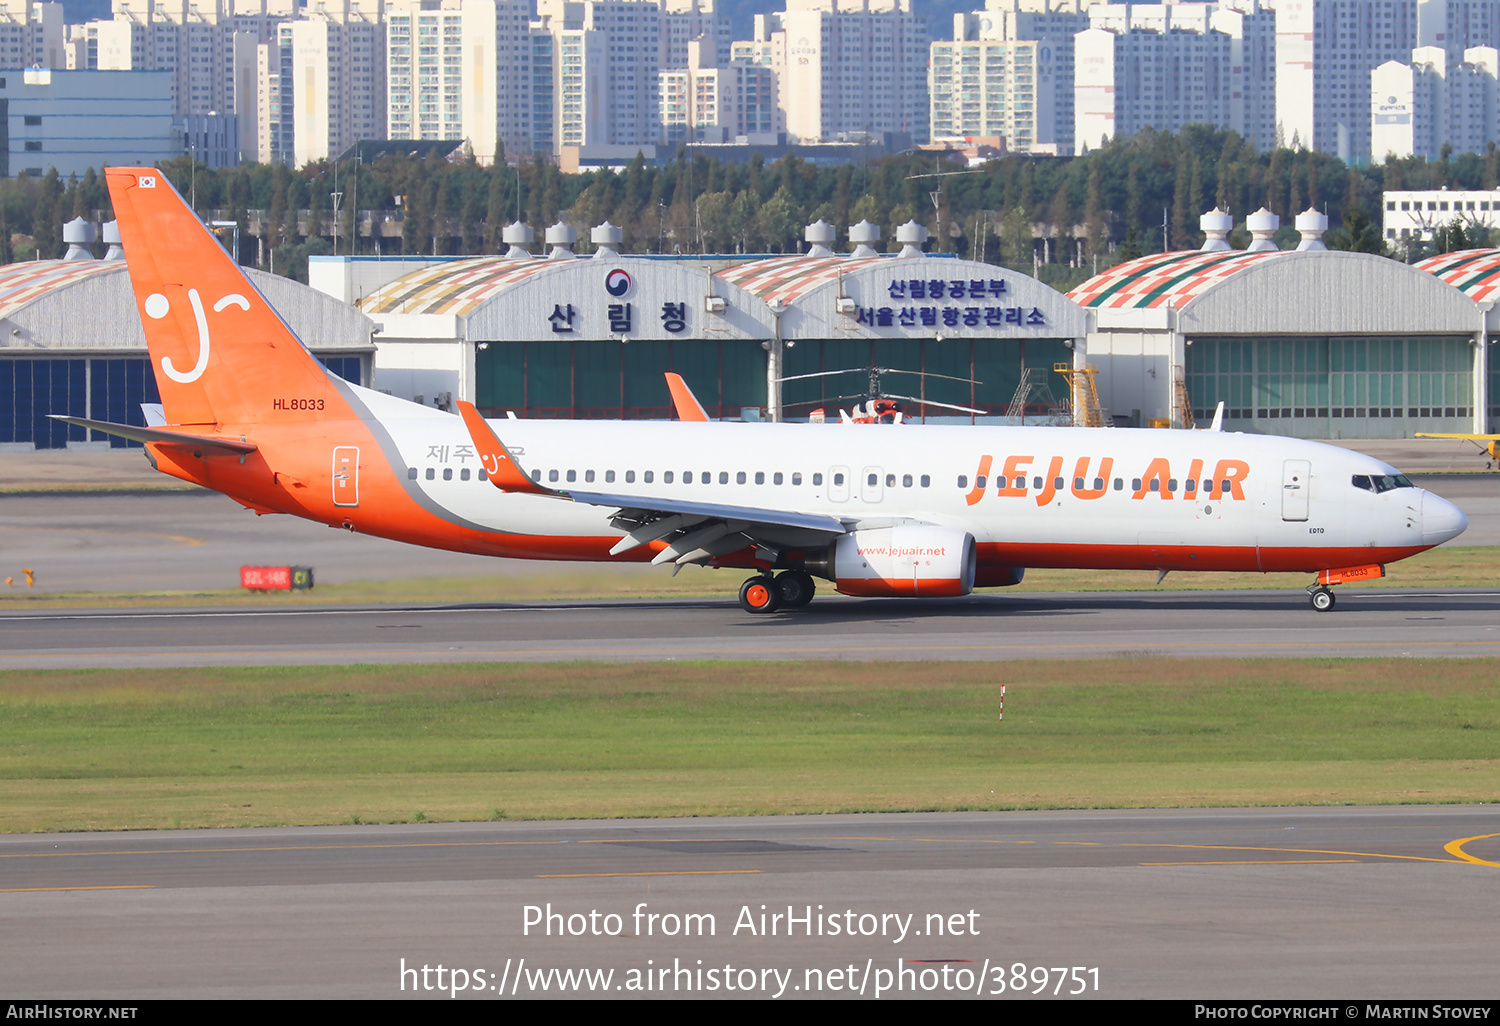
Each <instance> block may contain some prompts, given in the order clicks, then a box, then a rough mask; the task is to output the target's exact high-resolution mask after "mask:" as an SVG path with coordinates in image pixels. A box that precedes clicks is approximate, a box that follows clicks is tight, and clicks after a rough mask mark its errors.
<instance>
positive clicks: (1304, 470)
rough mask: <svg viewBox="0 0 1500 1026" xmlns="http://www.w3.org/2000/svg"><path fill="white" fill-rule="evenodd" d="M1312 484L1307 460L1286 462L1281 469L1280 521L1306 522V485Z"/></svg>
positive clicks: (1310, 468)
mask: <svg viewBox="0 0 1500 1026" xmlns="http://www.w3.org/2000/svg"><path fill="white" fill-rule="evenodd" d="M1311 482H1312V464H1311V463H1309V462H1308V461H1307V460H1287V461H1286V462H1285V463H1284V464H1282V468H1281V519H1282V520H1306V519H1307V497H1308V485H1309V484H1310V483H1311Z"/></svg>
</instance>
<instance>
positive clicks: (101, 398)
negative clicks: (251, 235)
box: [0, 219, 375, 450]
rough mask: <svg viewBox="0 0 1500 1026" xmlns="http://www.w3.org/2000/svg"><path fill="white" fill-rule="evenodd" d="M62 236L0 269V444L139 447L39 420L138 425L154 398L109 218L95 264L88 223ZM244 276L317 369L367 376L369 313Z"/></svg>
mask: <svg viewBox="0 0 1500 1026" xmlns="http://www.w3.org/2000/svg"><path fill="white" fill-rule="evenodd" d="M64 238H65V239H66V240H67V241H68V242H69V243H70V246H69V250H68V254H67V255H66V256H65V257H64V258H63V259H61V260H34V261H25V262H22V263H18V264H10V265H7V266H4V267H0V447H4V448H15V449H27V450H29V449H58V448H63V447H69V448H80V447H83V448H104V447H109V446H116V447H120V446H127V445H131V446H134V445H139V443H136V442H126V441H125V440H124V439H122V438H113V437H110V436H106V435H102V434H100V433H98V432H96V431H86V430H85V429H83V428H80V427H74V426H71V425H68V424H62V423H59V422H58V421H55V420H51V419H49V417H48V415H49V414H53V413H61V414H68V415H70V416H74V417H88V418H91V419H94V420H111V421H115V422H116V423H128V424H137V425H139V424H143V423H144V420H143V418H142V415H141V409H140V404H141V403H143V402H145V403H154V402H159V401H160V400H159V398H158V396H157V392H156V379H155V377H154V376H153V375H152V374H151V373H149V359H148V357H147V353H146V336H145V334H144V333H143V332H142V330H141V318H140V313H139V312H138V311H137V310H136V305H135V298H134V296H133V294H132V293H131V289H130V279H129V277H128V276H127V275H126V273H125V261H124V259H123V253H122V251H121V250H120V247H119V235H118V233H117V231H116V230H115V226H114V222H109V223H107V224H105V225H104V241H105V242H106V243H109V244H110V250H109V253H108V254H107V255H106V256H105V258H104V259H102V260H96V259H94V256H93V253H92V252H91V251H90V250H89V248H88V246H89V244H90V243H92V242H93V239H94V227H93V225H91V224H88V223H87V222H85V221H82V220H81V219H80V220H75V221H73V222H71V223H69V224H67V225H65V226H64ZM245 271H246V273H247V274H249V276H250V280H251V281H252V282H254V284H255V286H256V288H258V289H260V290H261V292H262V293H264V294H265V296H266V299H267V300H269V301H270V303H271V305H272V306H274V307H275V308H276V309H277V311H278V312H280V314H281V315H282V317H284V318H285V319H286V321H287V322H288V323H289V324H290V325H291V326H292V328H293V329H294V330H295V331H296V332H297V334H298V335H299V336H300V337H301V338H302V340H303V341H304V342H306V343H307V345H308V348H309V349H311V350H312V352H313V353H314V355H316V356H317V357H318V358H319V359H320V360H322V361H323V363H325V364H326V365H327V366H328V367H329V368H330V369H332V370H333V371H334V372H335V373H337V374H339V375H340V376H342V377H344V378H347V379H348V380H350V381H355V382H367V381H369V380H370V376H371V372H372V370H373V366H374V355H375V347H374V345H373V344H372V343H371V341H370V335H371V330H372V328H373V325H372V323H371V322H370V319H369V318H368V317H366V316H365V315H364V314H362V313H360V312H359V311H358V310H355V309H354V308H353V307H351V306H349V305H347V304H344V303H340V302H338V301H337V300H335V299H333V298H331V297H329V296H326V295H323V294H322V293H319V292H316V291H314V290H313V289H310V288H308V287H307V286H306V285H302V284H299V283H298V282H295V281H292V280H290V279H288V278H282V277H278V276H276V275H273V274H267V273H265V272H263V271H257V270H254V269H253V268H245ZM89 435H92V436H94V437H92V438H89V437H86V436H89Z"/></svg>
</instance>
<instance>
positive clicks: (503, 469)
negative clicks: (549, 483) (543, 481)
mask: <svg viewBox="0 0 1500 1026" xmlns="http://www.w3.org/2000/svg"><path fill="white" fill-rule="evenodd" d="M458 412H459V415H460V416H462V417H463V419H464V426H465V427H467V428H468V429H469V437H470V438H472V439H473V440H474V448H475V449H476V450H477V451H478V453H479V465H480V466H482V467H483V468H484V470H485V473H486V474H488V475H489V479H490V484H492V485H494V486H495V487H496V488H498V489H500V490H501V491H502V492H527V493H530V494H532V495H561V494H562V493H561V492H556V491H553V490H552V489H551V488H543V487H542V486H541V485H539V484H537V483H536V482H535V481H533V480H532V479H531V478H529V477H527V476H526V472H525V471H524V470H522V469H521V468H520V467H519V466H518V465H517V464H516V460H515V457H514V456H512V455H511V454H510V450H509V449H507V448H506V447H505V443H504V442H502V441H500V438H499V436H498V435H496V434H495V432H494V431H493V430H491V428H490V426H489V424H487V423H485V420H484V418H483V417H481V416H480V415H479V411H478V410H476V409H475V408H474V404H473V403H470V402H465V401H464V400H462V399H460V400H459V401H458Z"/></svg>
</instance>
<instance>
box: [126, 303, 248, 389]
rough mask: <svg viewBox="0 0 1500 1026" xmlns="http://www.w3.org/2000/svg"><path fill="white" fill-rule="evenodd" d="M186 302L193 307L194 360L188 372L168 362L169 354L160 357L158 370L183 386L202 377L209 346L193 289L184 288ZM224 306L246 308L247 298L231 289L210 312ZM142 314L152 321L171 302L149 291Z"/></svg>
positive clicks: (159, 315)
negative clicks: (194, 331) (195, 361)
mask: <svg viewBox="0 0 1500 1026" xmlns="http://www.w3.org/2000/svg"><path fill="white" fill-rule="evenodd" d="M188 302H189V303H190V304H192V307H193V320H194V321H196V322H197V324H198V362H197V363H195V364H193V369H192V370H190V371H180V370H178V369H177V368H176V367H174V366H173V365H172V358H171V357H170V356H163V357H162V358H161V369H162V370H163V371H164V372H165V373H166V375H167V377H169V378H171V379H172V380H173V381H175V382H177V383H178V384H182V385H186V384H188V383H190V382H193V381H197V380H198V379H199V378H201V377H202V376H203V371H204V370H205V369H206V368H207V367H208V351H209V348H210V344H209V336H208V318H207V317H206V316H205V315H204V313H203V300H202V299H200V298H199V297H198V290H197V289H188ZM227 306H237V307H239V308H240V309H241V310H245V311H247V312H248V311H249V309H250V301H249V300H248V299H246V298H245V297H244V296H242V295H240V294H239V293H238V292H232V293H230V294H229V295H227V296H225V297H223V298H222V299H220V300H219V301H218V302H217V303H215V304H214V313H218V312H220V311H221V310H223V309H224V308H225V307H227ZM145 308H146V316H147V317H150V318H151V319H152V320H157V321H159V320H161V319H162V318H163V317H165V316H166V315H167V314H168V313H169V312H170V311H171V309H172V303H171V301H170V300H168V299H167V297H166V296H164V295H162V294H161V293H160V292H153V293H151V295H149V296H147V297H146V303H145Z"/></svg>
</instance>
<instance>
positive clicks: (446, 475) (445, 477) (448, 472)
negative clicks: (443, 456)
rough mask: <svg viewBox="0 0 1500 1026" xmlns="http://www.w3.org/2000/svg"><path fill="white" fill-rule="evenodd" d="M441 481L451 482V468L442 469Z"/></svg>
mask: <svg viewBox="0 0 1500 1026" xmlns="http://www.w3.org/2000/svg"><path fill="white" fill-rule="evenodd" d="M443 480H444V481H452V480H453V468H452V467H444V468H443Z"/></svg>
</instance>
